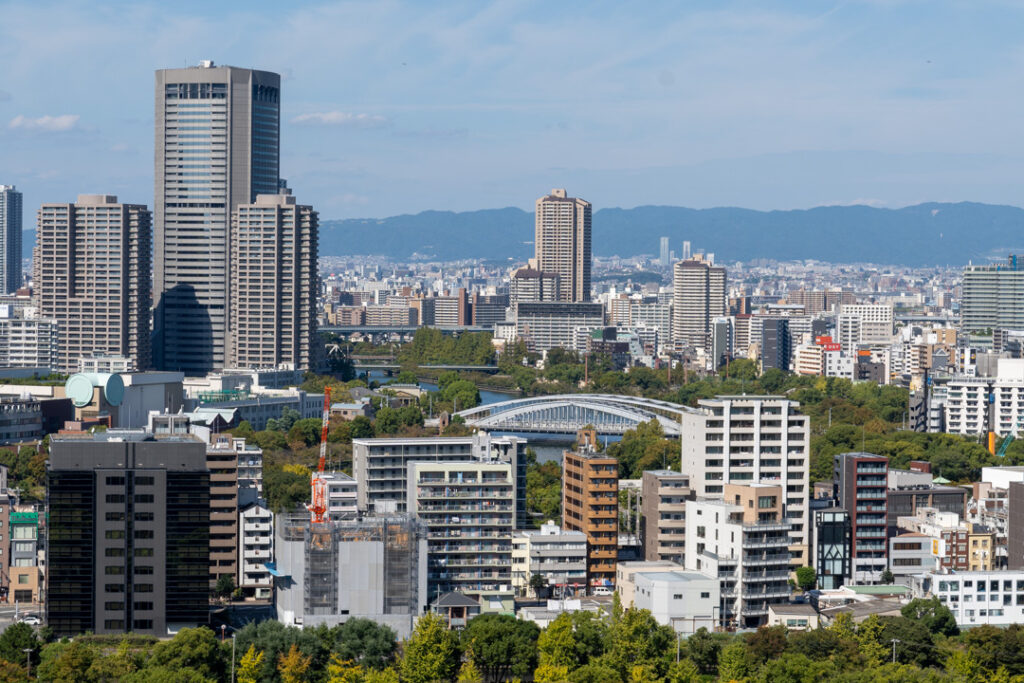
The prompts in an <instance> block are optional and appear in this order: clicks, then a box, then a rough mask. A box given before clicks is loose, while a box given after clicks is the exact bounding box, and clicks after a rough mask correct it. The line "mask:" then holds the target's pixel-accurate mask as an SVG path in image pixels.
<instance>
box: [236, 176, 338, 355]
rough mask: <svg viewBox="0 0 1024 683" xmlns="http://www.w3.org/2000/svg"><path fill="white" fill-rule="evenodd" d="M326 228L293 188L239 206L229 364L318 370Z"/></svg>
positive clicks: (258, 197)
mask: <svg viewBox="0 0 1024 683" xmlns="http://www.w3.org/2000/svg"><path fill="white" fill-rule="evenodd" d="M318 225H319V220H318V217H317V212H316V211H314V210H313V207H311V206H303V205H301V204H296V203H295V197H293V196H292V195H291V194H290V193H289V192H288V191H287V190H282V192H281V194H273V195H265V194H262V195H259V196H257V197H256V201H255V202H254V203H251V204H250V203H248V202H246V203H242V204H239V205H238V208H237V209H235V211H234V213H233V214H232V219H231V259H230V266H231V267H230V273H231V275H230V290H229V291H230V292H231V314H230V316H229V325H228V339H229V343H228V354H227V356H228V364H229V367H231V368H252V369H257V368H277V367H287V368H295V369H299V370H309V369H310V368H313V369H315V366H316V363H315V359H314V350H315V347H316V345H317V344H319V340H318V338H317V320H316V299H317V296H318V295H319V293H320V276H319V274H318V270H317V239H318Z"/></svg>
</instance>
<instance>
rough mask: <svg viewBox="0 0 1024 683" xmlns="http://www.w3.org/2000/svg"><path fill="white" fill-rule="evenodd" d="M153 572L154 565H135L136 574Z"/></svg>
mask: <svg viewBox="0 0 1024 683" xmlns="http://www.w3.org/2000/svg"><path fill="white" fill-rule="evenodd" d="M152 573H153V568H152V567H147V566H145V565H143V566H139V565H135V575H136V576H142V575H150V574H152Z"/></svg>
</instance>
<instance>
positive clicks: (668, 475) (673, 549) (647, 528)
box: [640, 470, 691, 564]
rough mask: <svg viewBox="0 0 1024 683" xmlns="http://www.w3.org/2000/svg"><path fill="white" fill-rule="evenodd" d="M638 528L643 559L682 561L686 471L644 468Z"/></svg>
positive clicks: (686, 496)
mask: <svg viewBox="0 0 1024 683" xmlns="http://www.w3.org/2000/svg"><path fill="white" fill-rule="evenodd" d="M640 486H641V493H640V501H641V502H640V505H641V512H640V528H641V543H642V544H643V548H644V559H645V560H648V561H653V560H671V561H673V562H678V563H679V564H684V563H685V558H684V554H685V553H686V500H687V498H689V497H691V496H690V493H691V490H690V475H688V474H683V473H681V472H674V471H672V470H647V471H645V472H644V473H643V478H642V479H641V484H640Z"/></svg>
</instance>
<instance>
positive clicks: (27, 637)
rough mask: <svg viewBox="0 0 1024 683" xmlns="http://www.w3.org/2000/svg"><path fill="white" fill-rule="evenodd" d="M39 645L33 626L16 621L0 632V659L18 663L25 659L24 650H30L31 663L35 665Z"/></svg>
mask: <svg viewBox="0 0 1024 683" xmlns="http://www.w3.org/2000/svg"><path fill="white" fill-rule="evenodd" d="M41 645H42V644H41V643H40V642H39V637H38V636H37V635H36V630H35V629H34V628H32V627H31V626H29V625H28V624H26V623H24V622H20V621H19V622H16V623H14V624H11V625H10V626H8V627H7V628H5V629H4V632H3V634H0V659H6V660H7V661H8V662H14V663H16V664H20V663H22V662H24V661H25V650H32V654H31V655H30V657H31V659H32V664H33V665H37V664H38V663H39V654H40V646H41Z"/></svg>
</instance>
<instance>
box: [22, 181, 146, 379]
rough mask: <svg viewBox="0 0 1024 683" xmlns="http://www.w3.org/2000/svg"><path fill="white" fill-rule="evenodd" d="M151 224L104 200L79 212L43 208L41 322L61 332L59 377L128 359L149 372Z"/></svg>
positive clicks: (137, 207) (38, 269)
mask: <svg viewBox="0 0 1024 683" xmlns="http://www.w3.org/2000/svg"><path fill="white" fill-rule="evenodd" d="M151 246H152V224H151V216H150V212H149V209H147V208H146V207H145V206H144V205H142V204H119V203H118V201H117V197H115V196H113V195H103V194H96V195H93V194H84V195H79V196H78V201H77V202H76V203H74V204H43V205H42V207H41V208H40V209H39V214H38V228H37V233H36V246H35V249H34V251H33V259H32V264H33V265H32V267H33V272H34V276H33V287H34V289H35V295H36V300H37V304H38V306H39V315H40V317H41V318H50V319H53V320H56V321H57V323H58V325H59V329H60V351H59V353H58V367H57V368H56V369H57V370H59V371H61V372H77V371H78V362H79V360H80V359H81V358H83V357H85V356H93V355H97V354H105V355H110V356H125V357H127V358H130V359H131V361H132V364H133V365H134V367H135V369H136V370H146V369H148V368H149V367H150V366H151V360H152V356H151V353H150V344H149V331H150V327H149V314H150V308H151V306H150V304H151V301H152V280H151V277H150V263H151V259H150V249H151Z"/></svg>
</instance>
